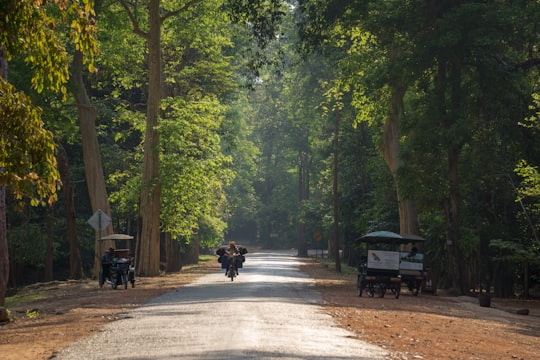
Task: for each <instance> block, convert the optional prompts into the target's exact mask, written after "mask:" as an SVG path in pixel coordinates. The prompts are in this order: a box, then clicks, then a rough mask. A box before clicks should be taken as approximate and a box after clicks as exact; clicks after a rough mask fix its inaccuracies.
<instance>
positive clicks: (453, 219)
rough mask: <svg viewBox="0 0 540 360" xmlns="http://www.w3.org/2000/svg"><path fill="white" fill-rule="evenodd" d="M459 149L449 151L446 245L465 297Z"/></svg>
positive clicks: (454, 277)
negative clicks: (460, 219) (461, 236)
mask: <svg viewBox="0 0 540 360" xmlns="http://www.w3.org/2000/svg"><path fill="white" fill-rule="evenodd" d="M458 164H459V149H458V148H457V147H454V148H451V149H450V150H449V151H448V184H449V194H448V198H446V199H445V200H444V214H445V217H446V244H447V249H448V254H450V265H451V269H450V271H451V273H452V281H453V286H454V288H455V289H457V290H459V291H460V293H461V294H463V295H465V294H466V292H467V288H468V286H467V281H466V279H465V268H464V266H465V265H464V262H463V256H462V255H461V249H460V234H459V233H460V231H459V202H460V195H459V174H458Z"/></svg>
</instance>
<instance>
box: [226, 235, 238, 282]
mask: <svg viewBox="0 0 540 360" xmlns="http://www.w3.org/2000/svg"><path fill="white" fill-rule="evenodd" d="M225 255H226V259H227V267H226V268H225V276H227V274H228V272H229V265H230V264H231V261H234V262H235V265H236V266H235V269H236V275H238V261H239V260H240V250H239V249H238V247H237V246H236V244H235V242H234V241H229V248H228V249H227V250H225Z"/></svg>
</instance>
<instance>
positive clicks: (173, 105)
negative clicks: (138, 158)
mask: <svg viewBox="0 0 540 360" xmlns="http://www.w3.org/2000/svg"><path fill="white" fill-rule="evenodd" d="M163 107H164V108H166V109H167V112H166V113H167V117H166V118H164V119H163V120H162V122H161V125H160V132H161V134H162V136H163V138H164V139H166V141H163V142H162V144H161V146H162V151H161V153H162V158H161V174H162V175H161V184H162V188H163V193H162V194H163V197H162V219H163V222H164V230H165V231H167V232H170V233H171V235H172V236H173V238H176V237H180V236H182V237H185V238H188V239H189V238H190V237H191V234H192V232H193V229H197V228H198V223H199V220H200V219H202V218H203V217H205V216H206V217H216V218H217V217H219V216H220V209H223V205H224V203H223V201H224V197H223V196H224V194H223V188H224V186H226V185H227V184H228V183H229V182H230V179H231V176H232V173H231V172H230V171H229V170H227V169H226V167H225V165H226V164H227V162H229V161H230V159H229V158H227V157H225V156H224V155H223V154H222V153H221V148H220V143H219V136H218V134H217V131H218V130H219V129H220V125H221V116H222V115H221V112H222V109H221V106H220V105H219V103H218V102H217V101H216V100H215V99H212V98H203V99H200V100H199V101H198V102H196V103H194V102H186V101H184V100H182V99H180V98H170V99H166V100H165V101H164V102H163ZM213 223H214V224H216V225H217V223H215V222H210V221H208V220H207V221H206V225H207V226H209V225H211V224H213ZM219 228H223V225H218V229H219Z"/></svg>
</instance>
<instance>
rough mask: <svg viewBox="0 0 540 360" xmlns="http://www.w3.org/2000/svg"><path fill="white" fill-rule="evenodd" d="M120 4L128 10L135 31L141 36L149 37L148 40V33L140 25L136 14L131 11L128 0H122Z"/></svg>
mask: <svg viewBox="0 0 540 360" xmlns="http://www.w3.org/2000/svg"><path fill="white" fill-rule="evenodd" d="M120 4H121V5H122V7H123V8H124V10H126V12H127V14H128V16H129V19H130V21H131V24H132V25H133V32H134V33H135V34H137V35H139V36H141V37H143V38H144V39H147V40H148V33H147V32H145V31H143V30H142V29H141V28H140V26H139V22H138V21H137V18H135V14H134V13H133V12H132V11H131V9H130V8H129V6H128V4H127V2H126V0H120Z"/></svg>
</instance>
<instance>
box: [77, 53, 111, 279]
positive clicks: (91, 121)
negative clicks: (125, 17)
mask: <svg viewBox="0 0 540 360" xmlns="http://www.w3.org/2000/svg"><path fill="white" fill-rule="evenodd" d="M72 73H73V74H72V79H73V81H74V83H75V84H76V91H75V94H74V95H75V100H76V101H77V111H78V113H79V126H80V128H81V139H82V150H83V161H84V172H85V176H86V183H87V186H88V194H89V196H90V204H91V206H92V212H96V211H97V210H98V209H101V210H102V211H103V212H104V213H105V214H107V215H108V216H109V217H110V218H112V216H111V211H110V209H109V198H108V195H107V189H106V187H105V176H104V175H103V166H102V164H101V155H100V151H99V143H98V140H97V133H96V116H97V112H96V109H95V108H94V107H93V106H92V104H91V102H90V99H89V97H88V94H87V92H86V87H85V84H84V79H83V58H82V54H81V52H80V51H75V55H74V57H73V63H72ZM112 233H113V227H112V224H111V226H109V227H107V228H105V229H102V233H101V234H99V232H96V237H95V247H94V276H97V275H98V274H99V268H100V259H101V255H103V253H104V251H105V250H104V249H108V248H109V247H114V246H115V245H114V241H112V240H109V241H103V242H102V241H100V239H101V236H103V235H109V234H112Z"/></svg>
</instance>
